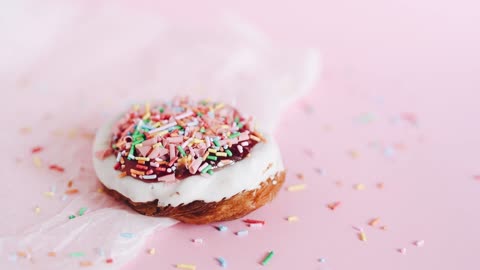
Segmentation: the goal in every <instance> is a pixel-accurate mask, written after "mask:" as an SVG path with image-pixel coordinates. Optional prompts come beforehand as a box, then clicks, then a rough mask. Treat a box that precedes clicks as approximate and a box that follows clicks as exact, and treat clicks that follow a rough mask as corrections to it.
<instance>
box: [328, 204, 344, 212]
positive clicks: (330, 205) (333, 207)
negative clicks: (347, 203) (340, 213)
mask: <svg viewBox="0 0 480 270" xmlns="http://www.w3.org/2000/svg"><path fill="white" fill-rule="evenodd" d="M340 204H341V202H333V203H329V204H327V207H328V208H329V209H330V210H332V211H334V210H335V209H337V207H339V206H340Z"/></svg>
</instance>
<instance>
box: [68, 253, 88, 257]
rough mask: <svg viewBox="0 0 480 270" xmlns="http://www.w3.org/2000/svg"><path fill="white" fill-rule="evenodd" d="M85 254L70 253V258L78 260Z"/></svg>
mask: <svg viewBox="0 0 480 270" xmlns="http://www.w3.org/2000/svg"><path fill="white" fill-rule="evenodd" d="M84 256H85V253H83V252H72V253H70V257H74V258H78V257H84Z"/></svg>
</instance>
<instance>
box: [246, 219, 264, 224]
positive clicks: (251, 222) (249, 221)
mask: <svg viewBox="0 0 480 270" xmlns="http://www.w3.org/2000/svg"><path fill="white" fill-rule="evenodd" d="M243 222H245V223H248V224H258V223H262V225H265V221H263V220H255V219H244V220H243Z"/></svg>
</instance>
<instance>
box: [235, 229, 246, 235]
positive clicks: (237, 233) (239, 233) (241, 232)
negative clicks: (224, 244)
mask: <svg viewBox="0 0 480 270" xmlns="http://www.w3.org/2000/svg"><path fill="white" fill-rule="evenodd" d="M235 234H236V235H237V236H247V235H248V231H247V230H241V231H238V232H236V233H235Z"/></svg>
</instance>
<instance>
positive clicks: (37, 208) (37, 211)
mask: <svg viewBox="0 0 480 270" xmlns="http://www.w3.org/2000/svg"><path fill="white" fill-rule="evenodd" d="M35 214H37V215H38V214H40V207H38V206H37V207H35Z"/></svg>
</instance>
